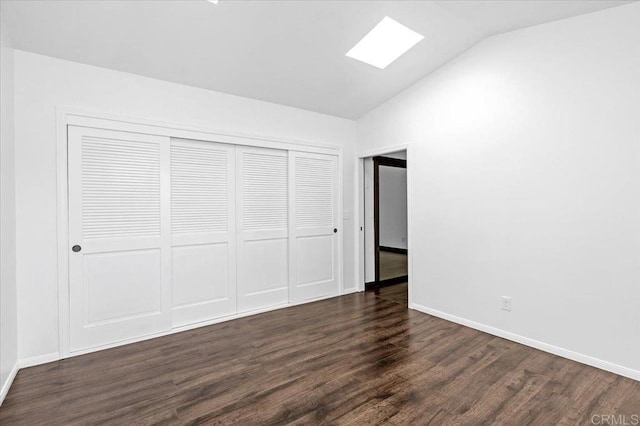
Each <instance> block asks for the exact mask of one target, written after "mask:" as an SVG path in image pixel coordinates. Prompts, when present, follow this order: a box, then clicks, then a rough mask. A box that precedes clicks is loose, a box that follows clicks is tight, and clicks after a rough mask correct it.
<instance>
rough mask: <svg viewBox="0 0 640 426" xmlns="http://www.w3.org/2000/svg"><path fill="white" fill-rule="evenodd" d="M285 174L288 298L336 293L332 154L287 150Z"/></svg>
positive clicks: (335, 175)
mask: <svg viewBox="0 0 640 426" xmlns="http://www.w3.org/2000/svg"><path fill="white" fill-rule="evenodd" d="M289 179H290V180H289V182H290V186H291V191H290V194H291V199H290V202H289V214H290V215H291V216H292V221H293V223H292V226H291V228H290V235H289V247H290V248H289V251H290V253H291V257H290V258H291V263H290V266H289V274H290V289H289V300H290V301H291V302H300V301H304V300H309V299H316V298H320V297H326V296H332V295H338V294H339V290H340V289H339V285H340V280H339V274H340V271H339V264H340V263H339V259H338V256H339V251H338V241H339V239H338V232H339V231H340V230H339V229H338V223H339V216H338V212H339V209H338V207H339V203H338V201H339V200H338V194H339V192H338V157H337V156H334V155H324V154H312V153H305V152H296V151H289Z"/></svg>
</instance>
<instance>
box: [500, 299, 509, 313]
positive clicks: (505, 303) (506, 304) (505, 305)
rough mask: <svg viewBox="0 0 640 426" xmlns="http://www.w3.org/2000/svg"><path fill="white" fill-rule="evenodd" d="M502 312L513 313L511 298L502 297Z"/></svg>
mask: <svg viewBox="0 0 640 426" xmlns="http://www.w3.org/2000/svg"><path fill="white" fill-rule="evenodd" d="M502 310H503V311H509V312H511V298H510V297H508V296H502Z"/></svg>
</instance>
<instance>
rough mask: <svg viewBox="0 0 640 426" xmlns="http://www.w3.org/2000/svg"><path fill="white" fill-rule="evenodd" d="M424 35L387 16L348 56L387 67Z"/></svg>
mask: <svg viewBox="0 0 640 426" xmlns="http://www.w3.org/2000/svg"><path fill="white" fill-rule="evenodd" d="M423 38H424V36H423V35H422V34H418V33H417V32H415V31H413V30H410V29H409V28H407V27H405V26H404V25H402V24H400V23H398V22H396V21H394V20H393V19H391V18H389V17H388V16H385V17H384V19H383V20H382V21H380V22H379V23H378V25H376V26H375V27H374V28H373V29H372V30H371V31H369V33H368V34H367V35H366V36H364V37H363V38H362V40H360V41H359V42H358V44H356V45H355V46H353V48H352V49H351V50H349V51H348V52H347V56H348V57H350V58H353V59H357V60H358V61H362V62H364V63H366V64H369V65H373V66H374V67H377V68H380V69H385V68H386V67H387V65H389V64H390V63H392V62H393V61H395V60H396V59H398V58H399V57H400V56H401V55H402V54H403V53H405V52H406V51H407V50H409V49H411V48H412V47H413V46H415V45H416V44H417V43H418V42H419V41H420V40H422V39H423Z"/></svg>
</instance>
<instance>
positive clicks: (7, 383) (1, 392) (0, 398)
mask: <svg viewBox="0 0 640 426" xmlns="http://www.w3.org/2000/svg"><path fill="white" fill-rule="evenodd" d="M19 369H20V368H19V367H18V363H17V362H16V363H15V365H14V366H13V368H12V369H11V373H9V377H7V380H6V381H5V382H4V383H3V384H2V390H0V405H2V403H3V402H4V399H5V398H6V397H7V394H8V393H9V388H11V385H12V384H13V379H15V378H16V374H18V370H19Z"/></svg>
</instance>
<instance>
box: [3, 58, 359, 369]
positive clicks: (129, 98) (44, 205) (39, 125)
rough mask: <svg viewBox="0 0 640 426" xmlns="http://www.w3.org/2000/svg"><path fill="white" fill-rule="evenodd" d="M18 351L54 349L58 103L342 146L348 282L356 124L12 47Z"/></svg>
mask: <svg viewBox="0 0 640 426" xmlns="http://www.w3.org/2000/svg"><path fill="white" fill-rule="evenodd" d="M15 70H16V74H15V87H16V111H15V113H16V129H15V131H16V170H17V173H16V185H17V187H16V195H17V197H16V203H17V238H18V247H17V250H18V251H17V274H18V283H19V290H18V307H19V310H18V312H19V336H20V345H19V357H20V358H21V359H25V358H32V357H37V356H46V355H49V354H53V353H56V352H58V325H57V320H58V302H57V282H56V273H57V272H56V270H57V263H56V262H57V259H56V256H57V252H56V248H57V242H56V140H55V136H56V128H55V126H56V121H55V119H56V116H55V107H56V106H72V107H76V108H80V109H85V110H89V111H95V112H103V113H109V114H116V115H123V116H131V117H140V118H147V119H152V120H156V121H162V120H166V121H169V122H174V123H184V124H193V125H197V126H202V127H210V128H211V127H212V128H216V129H222V130H228V131H232V132H234V131H237V132H241V133H244V134H255V135H260V136H266V137H269V138H272V139H292V140H302V141H309V142H314V143H318V144H332V145H342V146H343V147H344V157H345V158H346V159H348V160H347V161H344V176H345V186H344V191H345V193H344V209H345V210H346V211H347V212H348V217H349V219H346V220H345V221H344V225H343V226H342V231H343V232H344V235H343V238H344V241H345V245H344V255H345V262H344V265H345V269H344V284H345V288H346V289H355V287H356V281H355V274H356V271H355V269H354V265H355V235H356V234H355V225H354V223H353V219H352V218H353V211H354V197H353V193H354V189H355V188H354V185H353V182H354V180H355V171H354V168H353V166H354V164H353V161H352V159H353V157H354V146H355V123H354V122H353V121H350V120H345V119H339V118H335V117H330V116H327V115H322V114H317V113H312V112H308V111H303V110H299V109H295V108H290V107H284V106H280V105H275V104H270V103H266V102H260V101H255V100H250V99H246V98H240V97H236V96H230V95H225V94H221V93H216V92H211V91H207V90H203V89H198V88H193V87H188V86H183V85H178V84H173V83H168V82H163V81H159V80H154V79H151V78H146V77H141V76H136V75H132V74H127V73H122V72H117V71H112V70H107V69H102V68H97V67H92V66H87V65H82V64H78V63H73V62H68V61H63V60H59V59H53V58H49V57H45V56H41V55H36V54H32V53H27V52H22V51H16V52H15Z"/></svg>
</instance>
